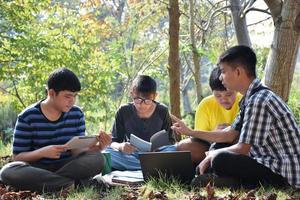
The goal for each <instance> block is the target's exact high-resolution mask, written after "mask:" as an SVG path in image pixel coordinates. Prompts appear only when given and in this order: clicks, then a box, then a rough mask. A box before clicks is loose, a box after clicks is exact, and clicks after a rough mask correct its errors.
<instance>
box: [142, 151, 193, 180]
mask: <svg viewBox="0 0 300 200" xmlns="http://www.w3.org/2000/svg"><path fill="white" fill-rule="evenodd" d="M139 159H140V162H141V167H142V173H143V177H144V180H146V181H147V180H149V179H151V178H154V179H160V178H169V177H174V178H175V179H176V180H178V181H179V182H180V183H183V184H189V183H191V181H192V179H193V178H194V177H195V167H194V164H193V162H192V159H191V152H189V151H176V152H144V153H139Z"/></svg>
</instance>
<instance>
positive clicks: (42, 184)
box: [0, 68, 111, 192]
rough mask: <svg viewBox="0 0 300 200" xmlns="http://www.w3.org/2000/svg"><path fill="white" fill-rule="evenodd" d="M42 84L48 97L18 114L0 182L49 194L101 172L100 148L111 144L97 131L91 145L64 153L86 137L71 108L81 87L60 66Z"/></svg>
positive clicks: (80, 119)
mask: <svg viewBox="0 0 300 200" xmlns="http://www.w3.org/2000/svg"><path fill="white" fill-rule="evenodd" d="M47 86H48V88H47V98H46V99H44V100H42V101H39V102H37V103H35V104H33V105H31V106H29V107H28V108H26V109H25V110H24V111H23V112H22V113H21V114H19V116H18V120H17V123H16V127H15V131H14V138H13V159H14V162H12V163H8V164H7V165H5V166H4V167H3V168H2V169H1V172H0V178H1V181H2V182H4V183H5V184H8V185H11V186H13V187H15V188H17V189H20V190H31V191H38V192H51V191H58V190H61V189H64V188H66V187H69V186H71V185H73V184H75V185H76V184H80V183H81V182H83V181H85V182H87V180H88V179H90V178H91V177H93V176H94V175H96V174H98V173H100V172H101V170H102V168H103V165H104V159H103V156H102V154H101V153H100V150H102V149H103V148H105V147H106V146H107V145H109V144H110V141H111V138H110V136H109V135H107V134H106V133H105V132H103V131H100V132H99V135H98V136H97V139H98V142H97V144H95V145H94V146H92V147H89V148H86V149H75V150H68V149H67V147H66V145H65V144H66V142H68V141H69V140H70V139H71V138H73V137H74V136H84V135H85V120H84V115H83V113H82V111H81V110H80V108H79V107H77V106H74V104H75V100H76V96H77V93H78V92H79V91H80V89H81V85H80V82H79V80H78V78H77V76H76V75H75V74H74V73H73V72H72V71H70V70H68V69H66V68H60V69H57V70H55V71H54V72H52V73H51V74H50V76H49V79H48V84H47Z"/></svg>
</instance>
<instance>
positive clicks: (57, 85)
mask: <svg viewBox="0 0 300 200" xmlns="http://www.w3.org/2000/svg"><path fill="white" fill-rule="evenodd" d="M47 86H48V88H47V89H48V90H50V89H53V90H54V91H55V92H56V93H58V92H60V91H63V90H68V91H71V92H78V91H80V90H81V84H80V81H79V79H78V77H77V76H76V75H75V74H74V72H72V71H71V70H69V69H67V68H64V67H63V68H59V69H56V70H55V71H53V72H52V73H51V74H50V75H49V78H48V83H47Z"/></svg>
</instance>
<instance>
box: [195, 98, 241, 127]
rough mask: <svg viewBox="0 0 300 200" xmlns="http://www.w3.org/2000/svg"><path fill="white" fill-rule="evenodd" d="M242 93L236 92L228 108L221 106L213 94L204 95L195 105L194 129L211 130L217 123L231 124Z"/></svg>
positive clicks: (237, 109)
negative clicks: (196, 105) (232, 102)
mask: <svg viewBox="0 0 300 200" xmlns="http://www.w3.org/2000/svg"><path fill="white" fill-rule="evenodd" d="M241 98H242V95H241V94H239V93H238V94H237V96H236V99H235V102H234V104H233V106H232V108H231V109H230V110H226V109H225V108H224V107H223V106H221V105H220V104H219V103H218V102H217V100H216V98H215V97H214V95H210V96H208V97H205V98H204V99H203V100H202V101H201V102H200V104H199V105H198V107H197V110H196V115H195V130H203V131H212V130H214V129H215V128H216V127H217V126H218V125H219V124H224V123H227V124H232V123H233V121H234V119H235V117H236V116H237V114H238V112H239V105H238V104H239V101H240V100H241Z"/></svg>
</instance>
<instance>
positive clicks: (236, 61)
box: [219, 45, 257, 77]
mask: <svg viewBox="0 0 300 200" xmlns="http://www.w3.org/2000/svg"><path fill="white" fill-rule="evenodd" d="M256 62H257V59H256V55H255V53H254V51H253V50H252V49H251V48H250V47H248V46H244V45H238V46H234V47H231V48H230V49H228V50H227V51H225V52H224V53H223V54H222V55H221V56H220V58H219V64H220V63H228V64H230V66H231V67H233V68H236V67H237V65H239V66H240V67H243V68H244V69H245V70H246V72H247V74H248V76H249V77H256V69H255V68H256Z"/></svg>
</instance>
